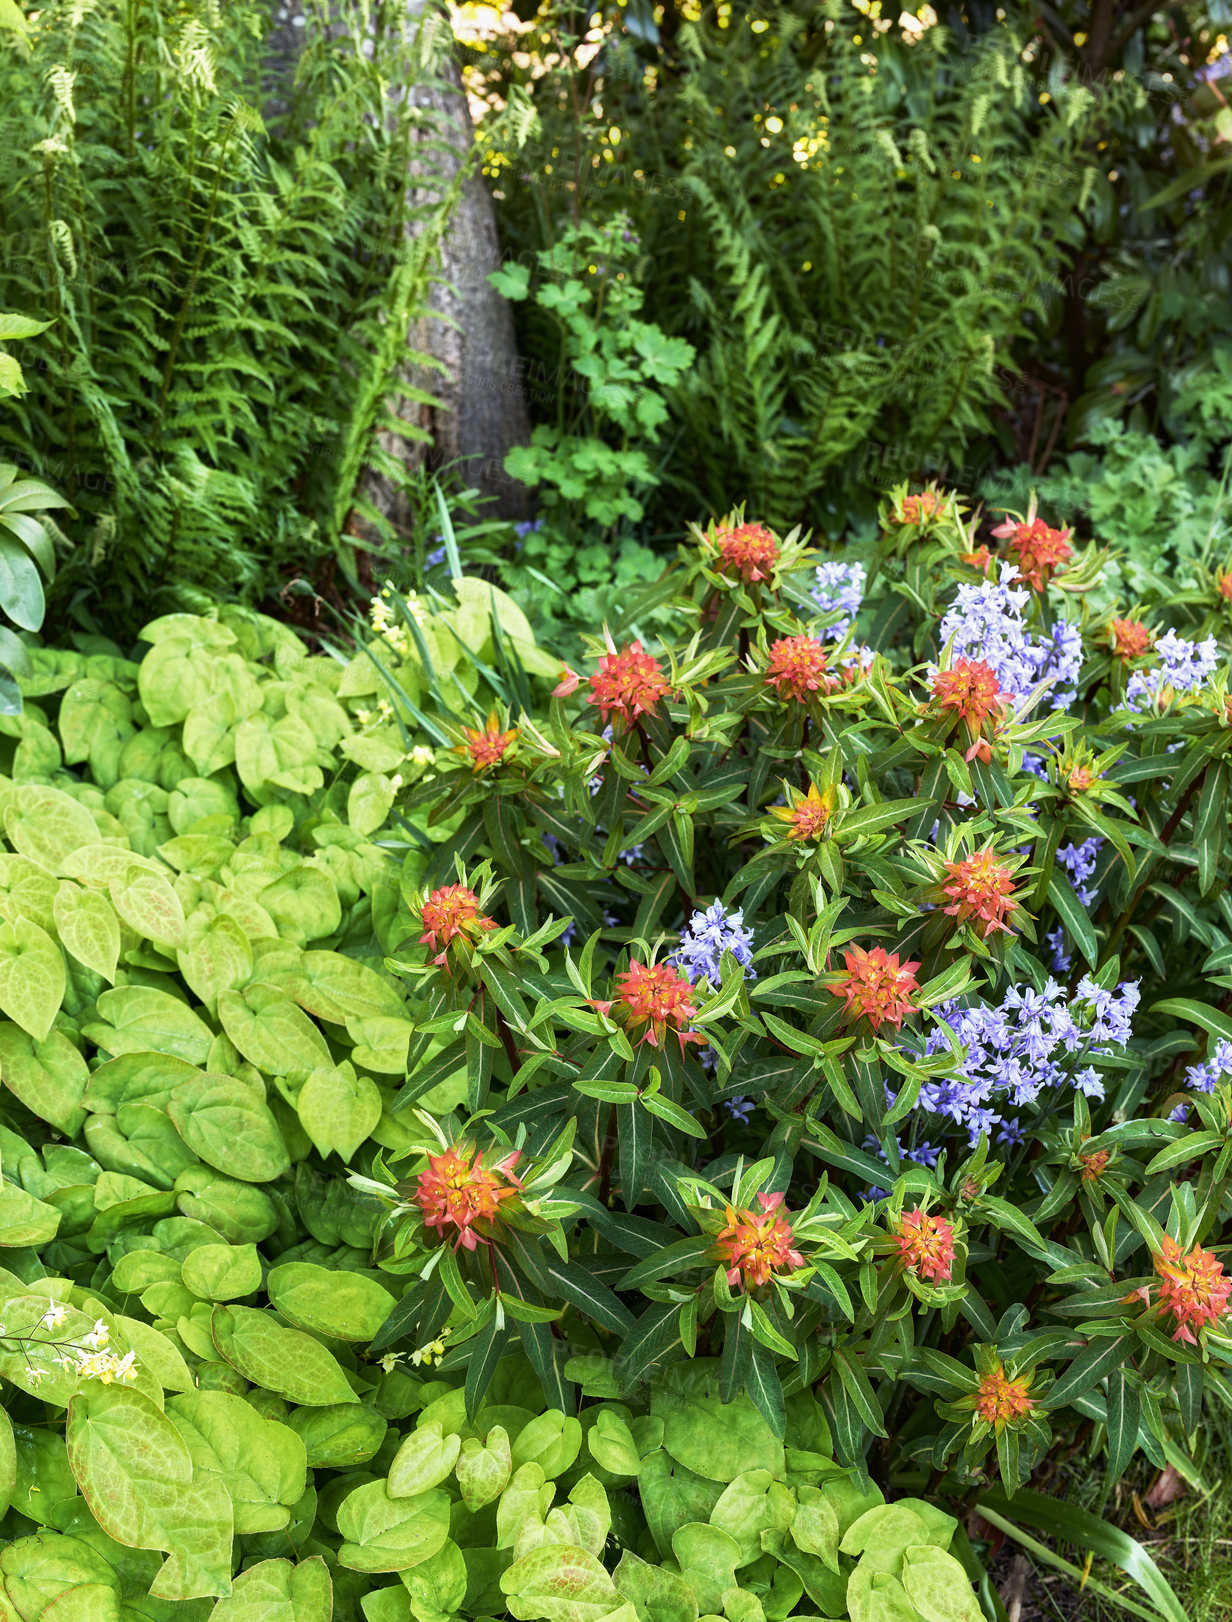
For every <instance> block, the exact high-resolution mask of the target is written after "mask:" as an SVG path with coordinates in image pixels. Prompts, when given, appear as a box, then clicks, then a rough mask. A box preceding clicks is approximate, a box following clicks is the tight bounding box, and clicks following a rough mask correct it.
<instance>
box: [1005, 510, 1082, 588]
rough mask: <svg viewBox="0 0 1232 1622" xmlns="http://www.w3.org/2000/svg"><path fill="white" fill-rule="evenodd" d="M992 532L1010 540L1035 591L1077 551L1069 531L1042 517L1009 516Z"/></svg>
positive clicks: (1017, 558)
mask: <svg viewBox="0 0 1232 1622" xmlns="http://www.w3.org/2000/svg"><path fill="white" fill-rule="evenodd" d="M992 533H993V535H994V536H995V537H996V538H997V540H999V541H1003V540H1008V541H1009V543H1010V551H1011V553H1012V554H1013V557H1014V562H1015V563H1016V564H1017V565H1018V569H1019V573H1020V574H1021V575H1022V578H1023V579H1024V580H1025V581H1026V583H1027V584H1028V585H1029V586H1030V587H1031V588H1032V589H1033V590H1035V591H1043V589H1044V587H1045V586H1046V585H1047V584H1048V582H1049V581H1050V580H1051V579H1052V577H1053V575H1054V574H1056V573H1057V571H1058V570H1059V569H1060V568H1062V567H1063V565H1064V564H1065V563H1067V562H1068V561H1069V559H1070V558H1071V557H1072V556H1073V554H1074V549H1073V547H1072V546H1071V545H1070V544H1069V537H1070V531H1069V530H1068V529H1053V528H1052V526H1051V525H1049V524H1046V523H1045V522H1044V520H1043V519H1042V518H1034V517H1030V518H1028V520H1027V522H1026V523H1022V522H1020V521H1019V520H1018V519H1013V518H1007V519H1006V520H1005V522H1004V523H1003V524H998V525H997V527H996V529H994V530H993V531H992Z"/></svg>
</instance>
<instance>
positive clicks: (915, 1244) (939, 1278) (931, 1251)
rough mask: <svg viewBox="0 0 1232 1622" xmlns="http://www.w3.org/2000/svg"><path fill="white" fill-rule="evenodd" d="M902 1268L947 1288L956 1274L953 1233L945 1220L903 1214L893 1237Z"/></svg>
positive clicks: (917, 1214)
mask: <svg viewBox="0 0 1232 1622" xmlns="http://www.w3.org/2000/svg"><path fill="white" fill-rule="evenodd" d="M894 1242H895V1244H896V1245H897V1246H898V1258H899V1261H900V1262H901V1263H902V1265H903V1267H904V1268H905V1269H906V1270H907V1271H908V1272H909V1273H914V1274H915V1275H916V1276H917V1277H918V1278H925V1279H927V1280H928V1281H929V1282H930V1283H931V1284H948V1283H949V1282H950V1277H951V1275H952V1273H953V1270H954V1229H953V1228H952V1227H951V1226H950V1224H949V1223H948V1222H947V1221H946V1220H945V1218H944V1217H939V1216H929V1215H928V1213H927V1212H926V1211H904V1212H903V1213H902V1215H901V1216H900V1217H899V1219H898V1230H897V1232H896V1233H895V1235H894Z"/></svg>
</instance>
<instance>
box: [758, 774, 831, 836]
mask: <svg viewBox="0 0 1232 1622" xmlns="http://www.w3.org/2000/svg"><path fill="white" fill-rule="evenodd" d="M837 798H838V797H837V795H836V794H835V792H834V790H833V788H828V789H827V790H826V791H825V793H824V794H823V793H822V792H821V790H820V789H819V788H818V787H817V785H816V783H810V784H809V787H808V793H807V794H801V793H800V792H799V791H798V790H797V789H793V788H791V787H790V786H788V787H787V804H786V805H772V806H771V807H770V815H771V816H772V817H774V818H775V819H776V820H777V821H779V822H785V823H786V824H787V830H786V838H787V839H788V840H792V841H799V842H800V843H801V844H816V842H817V841H818V840H819V839H820V838H821V837H822V835H823V834H824V833H825V830H826V824H827V823H828V822H829V821H830V818H831V817H832V816H833V815H834V807H835V804H836V801H837Z"/></svg>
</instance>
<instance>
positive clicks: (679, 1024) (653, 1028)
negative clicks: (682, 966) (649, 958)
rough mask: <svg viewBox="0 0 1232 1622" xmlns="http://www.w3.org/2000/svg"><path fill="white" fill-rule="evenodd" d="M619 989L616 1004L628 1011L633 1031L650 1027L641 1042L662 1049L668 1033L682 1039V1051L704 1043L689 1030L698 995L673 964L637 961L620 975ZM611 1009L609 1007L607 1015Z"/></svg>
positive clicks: (703, 1039)
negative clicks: (697, 1043)
mask: <svg viewBox="0 0 1232 1622" xmlns="http://www.w3.org/2000/svg"><path fill="white" fill-rule="evenodd" d="M616 988H617V989H616V1001H617V1003H619V1004H620V1005H621V1007H622V1008H623V1009H625V1010H626V1011H627V1018H626V1023H627V1024H628V1026H629V1028H630V1029H631V1030H636V1029H637V1028H638V1027H639V1026H642V1025H645V1026H647V1027H648V1029H647V1031H646V1034H645V1035H644V1036H643V1037H642V1041H643V1042H649V1043H650V1045H651V1047H652V1048H657V1047H662V1045H663V1038H664V1036H665V1035H666V1034H667V1032H668V1031H669V1030H670V1031H672V1032H674V1034H675V1035H676V1036H677V1037H679V1039H680V1044H681V1047H683V1046H684V1044H685V1043H686V1042H702V1043H704V1042H705V1040H706V1038H705V1037H704V1036H702V1035H701V1033H700V1032H698V1031H690V1030H689V1029H688V1026H689V1023H690V1021H691V1020H692V1019H693V1017H694V1016H695V1015H696V1013H697V1009H696V1008H695V1007H694V1006H693V998H694V997H695V996H696V991H695V990H694V987H693V984H692V982H691V981H689V980H686V979H685V977H684V975H682V974H681V973H680V972H679V970H677V969H676V968H674V967H673V966H672V964H670V963H639V962H637V960H636V959H634V960H633V961H632V962H631V963H630V964H629V967H628V969H627V970H626V972H625V973H624V974H621V975H617V977H616ZM611 1006H612V1004H611V1003H608V1004H607V1005H606V1007H605V1008H604V1012H606V1011H607V1009H608V1008H610V1007H611Z"/></svg>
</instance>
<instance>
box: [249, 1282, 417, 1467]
mask: <svg viewBox="0 0 1232 1622" xmlns="http://www.w3.org/2000/svg"><path fill="white" fill-rule="evenodd" d="M266 1288H267V1289H268V1290H269V1298H270V1304H271V1305H272V1306H274V1307H275V1308H276V1309H277V1310H278V1312H279V1314H280V1315H281V1316H282V1317H284V1318H285V1319H286V1320H287V1322H288V1323H290V1324H294V1325H295V1326H296V1327H297V1328H299V1329H307V1330H310V1331H313V1332H315V1333H316V1334H320V1335H332V1336H336V1337H337V1338H338V1339H340V1340H362V1341H370V1340H372V1338H373V1337H374V1336H375V1334H376V1332H377V1330H378V1329H379V1328H380V1327H381V1325H382V1324H383V1323H384V1322H385V1320H386V1318H388V1316H389V1314H390V1313H391V1312H392V1311H393V1309H394V1305H395V1301H394V1297H393V1296H392V1295H391V1294H390V1293H389V1291H388V1290H387V1289H385V1288H384V1287H383V1286H382V1285H380V1284H378V1283H377V1282H376V1280H375V1279H371V1278H366V1277H365V1276H364V1275H363V1274H362V1273H352V1272H347V1271H343V1270H341V1269H337V1268H329V1267H318V1266H316V1265H315V1264H314V1263H312V1262H287V1263H286V1264H284V1265H283V1266H281V1267H275V1268H273V1269H272V1271H271V1272H270V1274H269V1277H268V1279H267V1281H266ZM441 1479H443V1477H442V1478H441ZM427 1485H429V1486H435V1485H436V1483H435V1482H429V1483H427ZM415 1490H417V1489H415Z"/></svg>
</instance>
